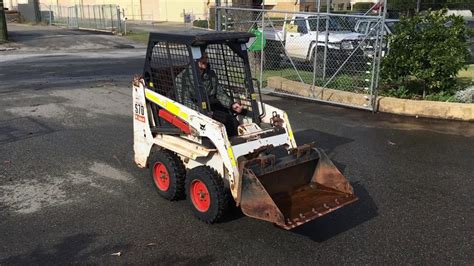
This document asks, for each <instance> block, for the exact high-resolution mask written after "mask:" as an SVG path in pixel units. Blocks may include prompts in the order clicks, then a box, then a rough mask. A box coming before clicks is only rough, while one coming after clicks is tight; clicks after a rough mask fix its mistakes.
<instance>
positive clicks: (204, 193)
mask: <svg viewBox="0 0 474 266" xmlns="http://www.w3.org/2000/svg"><path fill="white" fill-rule="evenodd" d="M190 190H191V191H190V193H191V200H192V202H193V204H194V207H196V209H197V210H198V211H200V212H206V211H207V210H209V206H211V197H210V195H209V190H207V187H206V184H204V182H202V181H200V180H197V179H195V180H193V182H191V187H190Z"/></svg>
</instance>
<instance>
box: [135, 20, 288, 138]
mask: <svg viewBox="0 0 474 266" xmlns="http://www.w3.org/2000/svg"><path fill="white" fill-rule="evenodd" d="M251 37H254V35H253V34H251V33H246V32H215V31H207V30H194V29H193V30H186V31H179V32H166V33H150V39H149V43H148V50H147V57H146V61H145V71H144V75H143V77H144V79H145V82H146V85H147V86H148V87H149V88H150V89H152V90H154V91H155V92H157V93H159V94H162V95H164V96H166V97H168V98H170V99H172V100H174V101H177V102H179V103H181V104H183V105H185V106H186V107H189V108H191V109H194V110H196V111H198V112H200V113H203V114H205V115H208V116H210V117H212V118H213V119H214V120H217V121H219V122H221V123H223V124H224V125H225V127H226V130H227V135H228V137H229V139H230V141H231V142H232V143H241V142H245V141H246V138H252V139H255V138H256V137H257V138H258V135H260V134H262V133H265V135H268V134H280V133H284V129H283V128H282V127H274V126H272V125H270V124H266V123H262V121H261V117H262V115H264V114H262V113H264V108H263V106H261V107H260V108H259V106H258V102H257V101H256V99H257V94H256V92H255V90H254V85H253V82H252V76H251V70H250V64H249V60H248V54H247V46H246V43H247V42H248V41H249V38H251ZM237 105H238V106H240V108H235V107H236V106H237ZM154 108H155V109H157V110H154V113H156V114H158V113H159V112H160V110H158V109H159V106H155V107H154ZM233 109H234V110H233ZM238 109H242V110H244V111H243V112H239V113H238V112H236V110H238ZM261 112H262V113H261ZM153 119H154V120H155V125H159V126H160V127H165V128H166V127H169V126H170V125H169V123H167V122H166V121H163V119H160V116H159V115H153ZM171 127H172V125H171Z"/></svg>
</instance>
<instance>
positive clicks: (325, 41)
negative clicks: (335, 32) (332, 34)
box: [321, 0, 331, 98]
mask: <svg viewBox="0 0 474 266" xmlns="http://www.w3.org/2000/svg"><path fill="white" fill-rule="evenodd" d="M329 3H330V0H327V1H326V13H327V15H326V16H327V18H326V39H325V40H324V59H323V63H324V65H323V82H324V80H325V79H326V64H327V59H328V41H329V20H330V19H331V16H330V15H329V12H330V9H329ZM323 93H324V88H323V90H322V91H321V98H322V97H323Z"/></svg>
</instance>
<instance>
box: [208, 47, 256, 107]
mask: <svg viewBox="0 0 474 266" xmlns="http://www.w3.org/2000/svg"><path fill="white" fill-rule="evenodd" d="M206 53H207V54H208V56H209V64H210V66H211V69H213V70H214V71H215V72H216V74H217V77H218V81H219V85H220V86H219V87H220V88H219V90H218V95H217V96H218V99H219V101H220V102H221V103H222V104H223V105H224V106H225V107H228V108H230V105H231V104H232V103H234V102H239V103H240V104H241V105H242V106H243V107H244V108H246V109H247V110H249V111H252V106H251V95H250V92H249V87H248V86H249V84H247V82H246V80H250V77H248V78H247V77H246V73H245V67H246V66H245V63H244V60H243V59H242V58H241V57H240V56H239V55H238V54H237V53H235V52H234V51H232V49H230V48H229V46H227V45H225V44H211V45H209V46H208V47H207V49H206ZM219 92H220V93H219Z"/></svg>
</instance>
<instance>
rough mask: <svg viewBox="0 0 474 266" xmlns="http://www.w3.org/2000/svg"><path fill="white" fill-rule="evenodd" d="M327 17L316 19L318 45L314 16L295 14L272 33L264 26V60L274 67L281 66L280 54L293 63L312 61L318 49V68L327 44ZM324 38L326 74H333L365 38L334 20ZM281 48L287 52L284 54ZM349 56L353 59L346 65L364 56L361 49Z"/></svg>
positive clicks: (330, 21)
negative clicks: (325, 49) (327, 72)
mask: <svg viewBox="0 0 474 266" xmlns="http://www.w3.org/2000/svg"><path fill="white" fill-rule="evenodd" d="M327 18H328V17H327V16H320V18H319V33H318V41H317V42H316V34H317V29H318V27H317V16H315V15H308V14H296V15H294V16H293V17H292V18H291V19H289V20H287V19H285V22H284V24H283V28H282V29H275V30H274V29H272V28H270V29H268V27H266V29H265V30H264V37H265V39H266V42H267V46H266V48H265V56H266V58H267V59H266V60H267V61H270V60H271V61H272V63H271V65H273V66H276V65H279V64H280V61H281V59H282V55H285V54H286V55H287V56H289V57H291V59H293V60H298V61H306V62H312V61H313V59H314V54H315V51H316V50H315V49H314V48H315V47H318V50H317V51H318V52H317V60H318V62H321V64H320V63H318V64H317V65H318V66H321V65H322V60H323V54H324V46H325V42H326V32H325V30H326V21H327ZM344 26H345V27H344ZM327 36H328V41H327V42H328V53H327V55H328V57H327V69H329V71H331V70H333V71H335V70H336V69H337V68H338V67H339V66H340V65H341V64H342V63H343V62H344V61H345V60H346V59H347V57H348V56H349V55H350V54H351V53H352V52H353V51H354V49H356V48H357V47H358V46H359V44H360V42H361V41H362V40H363V39H364V34H361V33H357V32H354V31H353V30H351V27H350V26H349V25H342V23H341V22H340V21H339V20H338V19H337V18H334V17H332V18H331V19H329V28H328V34H327ZM282 44H283V45H282ZM283 47H284V48H285V50H286V52H285V51H283ZM352 56H353V58H351V60H348V63H352V62H356V61H357V62H360V59H361V57H363V51H362V49H360V48H359V49H357V50H356V51H355V52H354V54H353V55H352ZM278 58H279V59H278ZM352 59H353V60H352ZM278 60H280V61H278Z"/></svg>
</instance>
